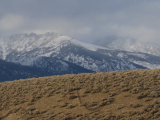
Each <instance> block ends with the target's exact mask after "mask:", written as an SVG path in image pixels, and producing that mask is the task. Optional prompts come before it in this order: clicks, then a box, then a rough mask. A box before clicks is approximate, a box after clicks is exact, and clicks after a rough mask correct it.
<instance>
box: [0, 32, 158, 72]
mask: <svg viewBox="0 0 160 120" xmlns="http://www.w3.org/2000/svg"><path fill="white" fill-rule="evenodd" d="M110 45H111V44H110ZM115 45H116V44H115ZM0 58H1V59H3V60H5V61H7V62H13V63H17V64H21V65H23V66H30V67H36V68H39V69H43V70H44V71H46V72H48V73H50V75H51V73H52V75H53V74H66V73H68V74H69V73H82V72H92V71H95V72H106V71H119V70H128V69H130V70H132V69H137V68H160V62H159V61H160V57H159V56H155V55H151V54H147V53H142V52H129V51H124V50H117V49H113V48H112V49H111V47H108V48H106V47H101V46H98V45H93V44H89V43H84V42H80V41H78V40H75V39H73V38H71V37H68V36H65V35H60V34H56V33H46V34H35V33H31V34H16V35H12V36H9V37H6V38H4V39H2V40H0Z"/></svg>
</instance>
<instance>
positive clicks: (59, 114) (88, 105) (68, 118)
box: [0, 69, 160, 120]
mask: <svg viewBox="0 0 160 120" xmlns="http://www.w3.org/2000/svg"><path fill="white" fill-rule="evenodd" d="M152 119H156V120H160V70H158V69H155V70H134V71H120V72H108V73H91V74H78V75H63V76H52V77H39V78H31V79H27V80H16V81H12V82H3V83H0V120H152Z"/></svg>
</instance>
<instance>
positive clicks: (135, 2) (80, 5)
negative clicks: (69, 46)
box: [0, 0, 160, 43]
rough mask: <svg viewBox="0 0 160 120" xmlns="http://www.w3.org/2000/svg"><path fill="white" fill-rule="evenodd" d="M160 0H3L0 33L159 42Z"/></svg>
mask: <svg viewBox="0 0 160 120" xmlns="http://www.w3.org/2000/svg"><path fill="white" fill-rule="evenodd" d="M159 5H160V1H159V0H132V1H131V0H94V1H93V0H46V1H44V0H14V1H13V0H1V1H0V36H5V35H10V34H13V33H21V32H38V33H43V32H48V31H53V32H58V33H62V34H65V35H68V36H71V37H73V38H76V39H79V40H82V41H92V40H95V39H99V38H105V37H107V36H117V37H121V38H131V39H137V40H140V41H149V42H154V43H160V42H159V40H160V35H159V33H160V24H159V19H160V15H159V12H160V7H159Z"/></svg>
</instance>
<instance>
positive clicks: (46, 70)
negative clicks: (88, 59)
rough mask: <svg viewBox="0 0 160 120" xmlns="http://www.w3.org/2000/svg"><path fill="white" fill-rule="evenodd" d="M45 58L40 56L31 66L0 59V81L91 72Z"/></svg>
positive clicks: (67, 63)
mask: <svg viewBox="0 0 160 120" xmlns="http://www.w3.org/2000/svg"><path fill="white" fill-rule="evenodd" d="M42 59H43V60H42ZM46 59H50V58H41V60H39V61H38V62H36V63H35V64H34V65H33V66H22V65H20V64H14V63H10V62H6V61H4V60H0V66H1V67H0V82H2V81H10V80H15V79H25V78H31V77H40V76H51V75H63V74H77V73H84V72H85V73H89V72H90V73H91V72H92V71H91V70H87V69H85V68H82V67H80V66H77V65H74V64H72V63H69V62H65V61H61V60H58V59H55V58H53V59H51V60H50V62H48V61H47V62H46ZM38 64H39V65H38ZM46 64H47V65H46Z"/></svg>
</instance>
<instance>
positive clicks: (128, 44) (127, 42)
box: [94, 37, 160, 56]
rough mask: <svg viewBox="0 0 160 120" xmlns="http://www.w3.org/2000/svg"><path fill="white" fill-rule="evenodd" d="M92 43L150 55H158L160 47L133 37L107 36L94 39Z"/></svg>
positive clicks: (159, 54)
mask: <svg viewBox="0 0 160 120" xmlns="http://www.w3.org/2000/svg"><path fill="white" fill-rule="evenodd" d="M94 44H97V45H100V46H103V47H106V48H109V49H113V50H123V51H129V52H142V53H147V54H151V55H156V56H160V48H158V47H157V46H155V45H154V44H151V43H148V42H142V41H137V40H135V39H125V38H123V39H120V38H117V37H108V38H106V39H100V40H98V41H95V42H94Z"/></svg>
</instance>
